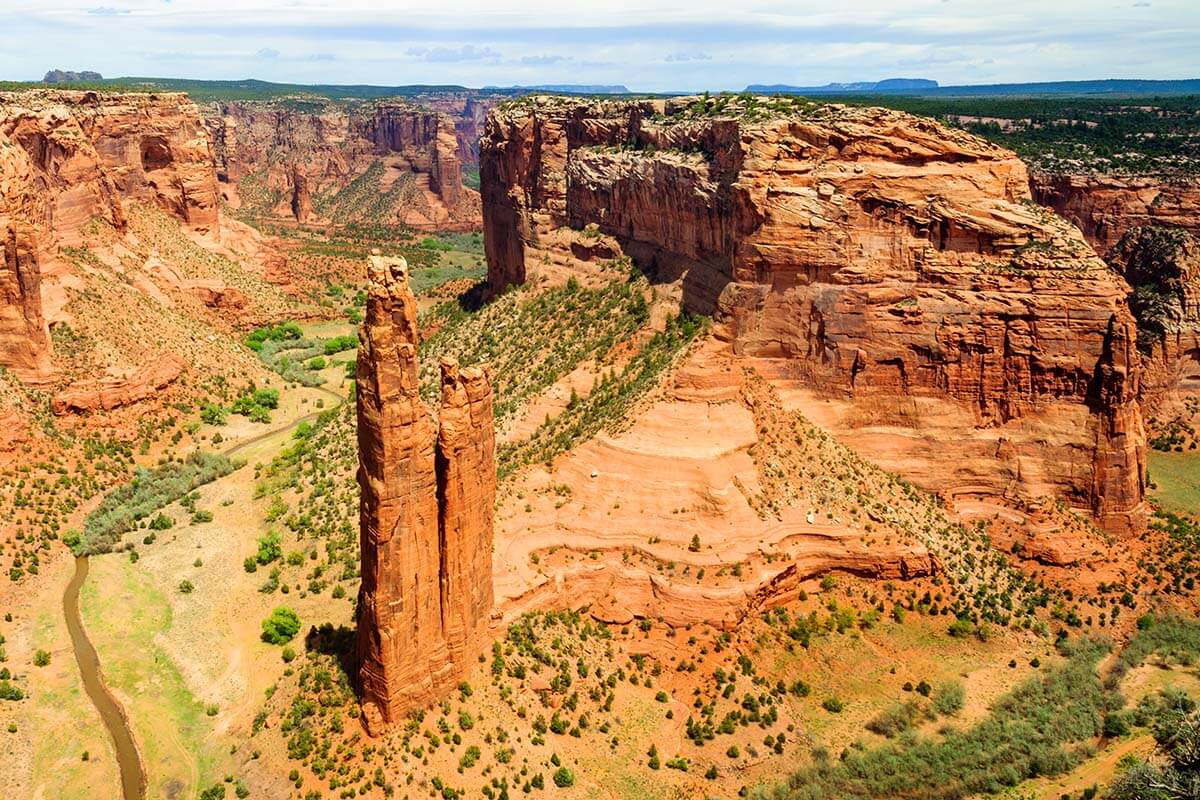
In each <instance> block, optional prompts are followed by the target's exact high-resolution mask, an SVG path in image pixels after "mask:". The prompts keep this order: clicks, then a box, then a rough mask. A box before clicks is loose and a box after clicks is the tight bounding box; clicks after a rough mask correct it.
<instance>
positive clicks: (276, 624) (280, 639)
mask: <svg viewBox="0 0 1200 800" xmlns="http://www.w3.org/2000/svg"><path fill="white" fill-rule="evenodd" d="M262 629H263V632H262V639H263V641H264V642H267V643H269V644H287V643H288V642H290V641H291V640H292V639H293V638H295V636H296V634H297V633H299V632H300V617H298V616H297V615H296V612H295V611H292V610H291V609H290V608H288V607H287V606H279V607H278V608H276V609H275V610H274V611H272V612H271V616H269V617H267V618H266V619H264V620H263V623H262Z"/></svg>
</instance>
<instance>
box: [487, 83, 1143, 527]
mask: <svg viewBox="0 0 1200 800" xmlns="http://www.w3.org/2000/svg"><path fill="white" fill-rule="evenodd" d="M480 166H481V176H482V186H483V203H484V225H485V230H486V245H487V255H488V277H489V282H490V283H491V284H492V288H493V290H494V291H499V290H501V289H502V288H503V287H505V286H507V285H510V284H514V283H522V282H524V281H526V280H528V279H529V278H530V277H531V276H533V275H534V274H535V273H536V272H537V271H539V270H542V271H546V272H548V273H549V272H551V271H553V270H558V269H560V268H563V269H566V270H571V269H587V265H586V264H585V263H584V262H585V261H587V260H589V259H590V260H597V259H610V258H613V257H621V256H627V257H630V258H631V259H632V260H633V261H634V262H635V263H636V264H637V265H638V266H639V267H640V268H641V269H642V270H643V271H645V272H646V273H647V274H649V275H650V276H651V277H652V279H654V280H656V281H658V282H661V283H664V284H672V285H674V286H675V287H677V290H678V292H679V294H680V297H681V300H682V303H683V304H684V306H685V307H687V308H688V309H690V310H692V311H697V312H702V313H709V314H712V315H714V317H715V318H716V320H717V321H718V323H720V324H719V325H718V331H719V335H721V336H723V337H725V338H726V339H727V340H729V341H730V342H731V343H732V346H733V348H734V350H735V352H736V353H737V354H739V356H741V357H743V358H748V359H757V360H760V361H767V360H769V361H771V362H773V366H774V369H775V372H776V374H777V375H779V376H781V377H782V378H786V379H787V380H789V381H792V382H795V383H798V384H799V385H800V386H802V387H804V388H806V389H808V390H812V391H815V392H818V393H820V394H823V395H825V396H827V397H831V398H838V399H839V400H848V401H849V402H850V404H851V407H852V408H851V413H848V414H847V415H845V416H844V417H843V418H842V420H841V421H840V422H835V423H831V426H832V427H833V429H834V431H835V432H836V433H839V435H848V434H852V433H861V432H862V431H861V429H862V428H863V427H864V426H867V425H870V426H874V430H875V431H876V432H880V434H881V435H879V436H874V437H870V436H868V437H859V438H860V439H861V441H856V443H855V446H856V447H860V449H862V450H863V452H864V454H865V455H867V456H868V457H871V456H874V455H880V456H882V455H887V454H888V453H891V454H892V455H894V454H895V450H896V441H897V438H899V439H902V440H904V449H905V452H904V458H903V459H902V463H904V464H907V465H908V466H907V467H903V468H901V471H907V472H908V473H909V474H910V476H911V477H913V478H914V479H915V480H918V481H920V482H921V483H923V484H925V485H927V486H929V488H933V489H936V490H938V491H941V492H944V493H946V494H948V495H957V494H959V493H964V494H975V495H985V496H991V497H1006V496H1008V497H1012V496H1018V497H1038V496H1043V495H1048V494H1052V495H1055V496H1057V497H1061V498H1064V499H1066V500H1067V501H1068V502H1069V503H1071V504H1072V505H1074V506H1076V507H1078V508H1081V509H1083V510H1086V511H1088V512H1090V513H1091V514H1092V515H1093V516H1094V517H1095V519H1096V520H1097V521H1098V522H1099V523H1100V524H1101V525H1103V527H1104V528H1106V529H1107V530H1109V531H1111V532H1116V533H1128V532H1134V531H1138V530H1140V529H1141V527H1142V526H1143V524H1144V504H1143V499H1144V497H1143V496H1144V486H1143V481H1144V474H1145V469H1144V467H1145V435H1144V432H1143V426H1142V418H1141V413H1140V409H1139V405H1138V396H1139V384H1140V381H1141V375H1142V366H1141V359H1140V357H1139V353H1138V351H1137V348H1136V346H1135V343H1136V338H1137V331H1136V327H1135V323H1134V319H1133V316H1132V315H1131V313H1130V310H1129V307H1128V304H1127V302H1126V296H1127V294H1128V291H1129V289H1128V286H1127V285H1126V284H1125V282H1124V281H1123V280H1122V279H1121V278H1120V277H1119V276H1118V275H1116V274H1115V273H1114V272H1113V271H1112V270H1110V269H1108V268H1107V267H1106V265H1105V264H1104V262H1103V261H1101V259H1100V258H1098V257H1097V256H1096V255H1095V253H1094V252H1093V250H1092V248H1091V247H1090V246H1089V245H1088V243H1087V241H1085V239H1084V237H1083V236H1082V234H1081V233H1080V232H1079V231H1078V230H1077V229H1076V228H1074V227H1073V226H1071V225H1070V224H1069V223H1067V222H1065V221H1064V220H1062V219H1061V218H1059V217H1057V216H1055V215H1054V214H1053V213H1051V212H1049V211H1047V210H1045V209H1043V208H1041V207H1039V206H1038V205H1037V204H1035V203H1034V202H1033V198H1032V197H1031V195H1030V190H1029V177H1028V174H1027V172H1026V169H1025V167H1024V165H1023V164H1022V162H1021V161H1020V159H1019V158H1017V156H1016V155H1015V154H1013V153H1012V152H1010V151H1007V150H1004V149H1003V148H1000V147H997V146H994V145H992V144H990V143H988V142H986V141H984V140H982V139H979V138H977V137H974V136H971V135H969V134H967V133H965V132H962V131H957V130H953V129H949V128H946V127H943V126H941V125H939V124H937V123H936V122H934V121H932V120H927V119H922V118H917V117H914V116H911V115H907V114H903V113H899V112H894V111H889V110H885V109H877V108H849V107H842V106H819V105H814V104H810V103H807V102H805V101H802V100H793V99H787V98H770V99H767V98H745V97H742V98H729V97H721V98H679V99H673V100H654V101H612V100H606V101H588V100H570V99H563V98H548V97H535V98H526V99H523V100H521V101H517V102H514V103H511V104H508V105H505V106H502V107H499V108H497V109H495V110H493V111H492V112H491V114H490V115H489V118H488V122H487V126H486V130H485V135H484V139H483V142H482V144H481V165H480ZM923 417H929V418H931V419H932V418H936V419H938V420H939V424H938V425H932V426H928V427H927V426H926V425H925V422H924V420H923V419H922V418H923ZM946 419H951V420H953V422H952V424H950V425H949V426H948V427H947V426H946V425H945V424H943V423H944V422H945V420H946ZM939 425H940V427H939ZM930 430H935V431H936V435H930ZM884 434H886V435H884ZM886 461H887V459H886V458H884V459H881V462H886Z"/></svg>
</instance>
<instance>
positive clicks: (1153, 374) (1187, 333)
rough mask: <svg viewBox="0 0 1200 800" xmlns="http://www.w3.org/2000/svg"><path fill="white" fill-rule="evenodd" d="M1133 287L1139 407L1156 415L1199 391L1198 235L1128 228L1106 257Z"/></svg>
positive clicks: (1167, 229)
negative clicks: (1141, 373) (1141, 372)
mask: <svg viewBox="0 0 1200 800" xmlns="http://www.w3.org/2000/svg"><path fill="white" fill-rule="evenodd" d="M1107 260H1108V262H1109V263H1110V264H1111V265H1112V267H1113V268H1114V269H1115V270H1117V271H1118V272H1119V273H1120V274H1121V275H1123V276H1124V278H1125V280H1126V281H1127V282H1128V283H1129V285H1130V286H1131V287H1132V288H1133V293H1132V294H1131V295H1130V306H1131V308H1132V310H1133V314H1134V316H1135V317H1136V318H1137V321H1138V347H1139V349H1140V350H1141V351H1142V354H1143V361H1144V363H1145V365H1146V371H1145V373H1146V374H1145V378H1144V379H1143V382H1142V390H1143V398H1142V400H1143V405H1144V406H1145V408H1146V410H1147V413H1156V412H1157V410H1158V409H1160V408H1161V407H1163V405H1164V404H1168V403H1171V402H1173V401H1176V400H1178V399H1179V398H1180V394H1181V393H1182V392H1194V391H1196V390H1200V236H1196V235H1194V234H1192V233H1189V232H1188V231H1187V230H1186V229H1184V228H1179V227H1159V226H1155V225H1148V226H1139V227H1135V228H1130V229H1129V230H1127V231H1126V232H1125V235H1124V236H1122V237H1121V239H1120V241H1118V242H1117V243H1116V244H1115V245H1114V246H1113V247H1112V248H1111V249H1109V251H1108V255H1107Z"/></svg>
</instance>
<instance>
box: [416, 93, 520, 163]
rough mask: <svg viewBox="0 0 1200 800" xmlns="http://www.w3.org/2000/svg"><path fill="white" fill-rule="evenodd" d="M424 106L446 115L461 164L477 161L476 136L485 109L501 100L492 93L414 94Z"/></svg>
mask: <svg viewBox="0 0 1200 800" xmlns="http://www.w3.org/2000/svg"><path fill="white" fill-rule="evenodd" d="M417 102H419V103H420V104H421V105H422V106H425V107H426V108H430V109H433V110H434V111H440V112H441V113H443V114H447V115H449V117H450V119H451V120H453V121H454V135H455V137H456V138H457V139H458V157H459V159H460V160H461V161H462V163H463V164H471V165H475V164H478V163H479V139H480V138H481V137H482V136H483V128H484V125H485V124H486V122H487V113H488V111H490V110H491V109H492V108H493V107H495V105H496V104H497V103H498V102H500V101H499V100H498V99H497V98H496V97H495V96H494V95H492V96H489V95H486V94H485V95H483V96H476V95H474V94H471V93H462V92H448V93H439V94H428V95H421V96H419V97H417Z"/></svg>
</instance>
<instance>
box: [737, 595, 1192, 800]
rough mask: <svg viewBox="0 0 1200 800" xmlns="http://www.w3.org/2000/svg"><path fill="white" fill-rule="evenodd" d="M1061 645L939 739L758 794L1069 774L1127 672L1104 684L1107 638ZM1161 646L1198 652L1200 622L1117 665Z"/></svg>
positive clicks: (894, 790)
mask: <svg viewBox="0 0 1200 800" xmlns="http://www.w3.org/2000/svg"><path fill="white" fill-rule="evenodd" d="M1059 648H1060V651H1061V652H1062V654H1063V655H1064V656H1065V661H1064V662H1063V663H1062V664H1061V665H1059V666H1056V667H1053V668H1048V669H1046V670H1045V672H1044V674H1042V675H1040V676H1038V677H1035V678H1031V679H1029V680H1027V681H1025V682H1024V683H1022V684H1020V685H1018V686H1017V687H1016V688H1015V689H1014V690H1013V691H1012V692H1010V693H1009V694H1008V695H1006V696H1005V697H1003V698H1001V699H1000V700H999V701H998V702H997V703H996V705H995V706H994V707H993V709H992V711H991V713H990V714H989V715H988V716H987V717H986V718H985V719H983V720H982V721H981V722H979V723H978V724H976V725H974V726H973V727H971V728H968V729H966V730H962V731H958V730H953V729H952V730H949V731H948V732H947V733H946V734H945V735H944V736H943V737H941V738H917V737H915V736H909V737H907V738H906V739H903V740H902V741H901V742H900V743H898V744H889V745H885V746H883V747H879V748H875V749H871V750H861V751H855V750H847V751H846V752H845V753H844V754H843V758H842V759H841V760H840V761H838V762H829V761H822V762H819V763H817V764H815V765H814V766H811V767H808V768H806V769H802V770H800V771H798V772H796V773H794V774H793V775H792V776H791V777H790V778H788V779H787V780H786V781H784V782H783V783H782V784H780V785H778V786H775V787H770V788H764V789H760V790H759V791H758V792H757V793H756V795H755V796H756V797H759V798H763V799H764V800H765V799H767V798H770V800H824V799H825V798H839V800H841V799H843V798H845V799H847V800H850V799H852V798H862V800H881V799H882V798H909V797H922V798H930V800H959V798H965V797H970V796H974V795H978V794H995V793H997V792H1000V791H1003V790H1005V789H1006V788H1009V787H1013V786H1016V785H1018V784H1019V783H1021V782H1022V781H1024V780H1027V779H1030V778H1035V777H1039V776H1053V775H1060V774H1062V773H1064V772H1067V771H1069V770H1070V769H1072V768H1073V767H1074V766H1075V765H1076V764H1078V763H1079V762H1080V761H1081V760H1082V759H1083V758H1084V757H1085V756H1086V754H1087V752H1088V749H1087V747H1086V745H1087V743H1088V741H1089V740H1090V739H1092V738H1093V737H1096V736H1099V735H1100V734H1101V733H1102V732H1103V731H1104V728H1105V717H1106V715H1108V714H1110V713H1112V712H1116V711H1118V710H1119V709H1120V707H1121V705H1122V704H1123V703H1124V700H1123V699H1122V698H1121V696H1120V695H1119V694H1118V693H1117V692H1116V691H1115V686H1116V683H1117V682H1118V679H1119V677H1120V674H1123V672H1118V673H1114V674H1112V675H1110V676H1109V680H1107V681H1104V682H1102V681H1101V678H1100V675H1099V674H1098V672H1097V664H1098V662H1099V660H1100V658H1101V657H1102V656H1103V655H1104V654H1105V653H1106V652H1107V651H1108V645H1106V644H1105V643H1103V642H1099V641H1096V640H1091V639H1079V640H1075V641H1068V640H1065V639H1064V640H1061V641H1060V643H1059ZM1164 650H1165V651H1170V652H1173V653H1175V654H1177V655H1179V654H1184V653H1186V654H1190V655H1192V656H1194V655H1195V654H1196V653H1200V622H1197V621H1195V620H1183V619H1178V618H1167V619H1163V620H1156V621H1154V622H1153V623H1151V624H1148V625H1146V627H1145V629H1144V630H1142V631H1140V632H1139V634H1138V635H1137V636H1136V637H1135V638H1134V639H1133V641H1132V642H1131V643H1130V644H1129V646H1128V647H1127V648H1126V649H1125V651H1124V652H1123V653H1122V654H1121V656H1120V657H1119V659H1118V662H1117V663H1118V664H1119V665H1123V668H1125V669H1127V668H1128V667H1131V666H1136V665H1138V664H1140V663H1141V662H1142V661H1144V660H1145V659H1146V658H1147V657H1148V656H1149V655H1150V654H1151V653H1153V652H1162V651H1164Z"/></svg>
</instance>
